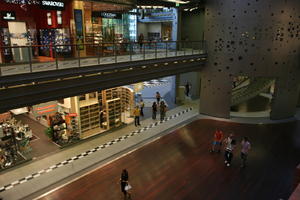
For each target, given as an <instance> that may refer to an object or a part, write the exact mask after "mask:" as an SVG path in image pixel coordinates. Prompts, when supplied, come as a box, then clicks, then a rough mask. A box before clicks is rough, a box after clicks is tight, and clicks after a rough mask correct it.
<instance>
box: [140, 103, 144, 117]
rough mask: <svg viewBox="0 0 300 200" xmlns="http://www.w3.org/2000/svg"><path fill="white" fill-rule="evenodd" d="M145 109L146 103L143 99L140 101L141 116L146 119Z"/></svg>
mask: <svg viewBox="0 0 300 200" xmlns="http://www.w3.org/2000/svg"><path fill="white" fill-rule="evenodd" d="M144 107H145V103H144V101H143V99H141V101H140V114H141V116H142V117H144Z"/></svg>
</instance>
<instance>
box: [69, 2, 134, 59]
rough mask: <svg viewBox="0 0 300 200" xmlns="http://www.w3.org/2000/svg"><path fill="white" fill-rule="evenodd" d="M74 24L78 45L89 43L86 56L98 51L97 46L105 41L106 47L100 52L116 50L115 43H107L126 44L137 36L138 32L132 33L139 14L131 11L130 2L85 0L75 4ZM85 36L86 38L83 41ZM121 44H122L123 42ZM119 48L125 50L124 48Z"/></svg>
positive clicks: (105, 52) (107, 52) (106, 52)
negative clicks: (132, 13) (117, 2)
mask: <svg viewBox="0 0 300 200" xmlns="http://www.w3.org/2000/svg"><path fill="white" fill-rule="evenodd" d="M74 7H75V8H76V9H74V16H75V17H74V19H75V21H74V24H75V32H74V34H76V37H77V41H76V42H77V44H80V43H82V42H85V43H86V44H94V45H95V46H92V45H88V46H86V49H84V48H83V47H82V48H81V50H84V51H86V55H87V56H93V55H95V54H98V53H99V51H97V48H98V47H97V46H98V45H99V44H100V43H106V44H104V50H103V51H101V54H104V55H106V54H109V53H113V46H112V44H108V43H119V44H122V43H126V42H129V41H130V40H135V39H136V34H135V35H134V34H132V33H133V32H134V29H136V23H137V22H136V17H135V15H134V17H133V16H132V15H130V14H129V12H128V11H129V10H130V9H131V8H132V7H131V6H128V5H123V4H115V5H112V4H111V3H105V2H94V1H84V2H81V3H77V4H76V5H75V6H74ZM82 38H84V41H83V40H82ZM120 46H121V45H120ZM120 51H123V52H124V51H125V49H124V48H123V49H122V48H121V49H120Z"/></svg>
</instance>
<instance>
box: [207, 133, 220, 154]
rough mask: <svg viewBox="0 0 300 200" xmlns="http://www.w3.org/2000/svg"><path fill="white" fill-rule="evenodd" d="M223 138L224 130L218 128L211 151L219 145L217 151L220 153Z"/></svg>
mask: <svg viewBox="0 0 300 200" xmlns="http://www.w3.org/2000/svg"><path fill="white" fill-rule="evenodd" d="M222 140H223V131H221V130H217V129H216V131H215V134H214V141H213V144H212V147H211V150H210V152H211V153H213V152H215V150H216V149H215V148H216V146H218V150H217V152H218V153H220V152H221V146H222Z"/></svg>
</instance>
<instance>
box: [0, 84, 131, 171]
mask: <svg viewBox="0 0 300 200" xmlns="http://www.w3.org/2000/svg"><path fill="white" fill-rule="evenodd" d="M134 106H135V101H134V91H133V90H132V89H131V88H129V87H117V88H111V89H107V90H103V91H100V92H91V93H88V94H85V95H80V96H75V97H69V98H65V99H62V100H59V101H51V102H46V103H41V104H38V105H34V106H32V107H24V108H19V109H14V110H11V111H9V112H6V113H2V114H1V115H0V138H1V142H0V157H1V159H2V161H1V162H0V166H1V168H2V169H5V168H7V167H10V166H13V165H15V164H18V163H20V162H23V161H26V160H29V159H31V158H32V157H33V155H34V156H36V155H41V153H37V151H41V150H42V151H43V152H45V154H46V153H49V152H51V151H52V150H53V146H54V148H55V146H57V147H56V148H58V147H64V146H68V145H70V144H73V143H76V142H78V141H80V140H82V139H86V138H89V137H92V136H95V135H98V134H101V133H103V132H105V131H108V130H111V129H113V128H116V127H120V126H121V125H123V124H128V123H131V122H132V121H133V117H132V112H133V109H134ZM37 124H39V125H37ZM45 135H46V136H47V137H45ZM37 138H38V140H36V141H34V143H35V145H34V146H33V148H31V146H32V145H31V141H32V140H35V139H37ZM43 138H44V139H43ZM45 138H46V139H45ZM37 143H41V144H37ZM45 143H49V145H48V146H49V147H46V146H47V145H45ZM50 143H51V144H50ZM51 145H52V146H51ZM41 148H43V149H41ZM47 148H48V149H47ZM1 163H2V164H1Z"/></svg>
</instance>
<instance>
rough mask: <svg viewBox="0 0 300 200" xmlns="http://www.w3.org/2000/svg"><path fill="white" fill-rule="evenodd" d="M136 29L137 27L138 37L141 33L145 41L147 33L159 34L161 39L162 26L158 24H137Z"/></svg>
mask: <svg viewBox="0 0 300 200" xmlns="http://www.w3.org/2000/svg"><path fill="white" fill-rule="evenodd" d="M137 27H138V30H137V33H138V35H140V34H141V33H143V35H144V38H145V39H148V33H149V32H151V33H154V32H155V33H160V37H161V29H162V24H161V23H160V22H149V23H141V22H139V23H138V24H137Z"/></svg>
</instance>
